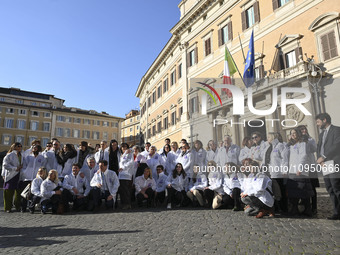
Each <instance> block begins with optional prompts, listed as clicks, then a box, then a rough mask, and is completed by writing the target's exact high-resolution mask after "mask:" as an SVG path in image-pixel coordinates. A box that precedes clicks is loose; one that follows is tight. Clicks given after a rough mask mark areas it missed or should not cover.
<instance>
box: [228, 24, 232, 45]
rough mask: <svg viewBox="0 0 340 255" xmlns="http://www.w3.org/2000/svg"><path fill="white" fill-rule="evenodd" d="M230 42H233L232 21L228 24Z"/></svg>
mask: <svg viewBox="0 0 340 255" xmlns="http://www.w3.org/2000/svg"><path fill="white" fill-rule="evenodd" d="M228 40H229V41H232V40H233V24H232V22H231V21H230V22H229V23H228Z"/></svg>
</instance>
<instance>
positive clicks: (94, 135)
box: [92, 131, 99, 140]
mask: <svg viewBox="0 0 340 255" xmlns="http://www.w3.org/2000/svg"><path fill="white" fill-rule="evenodd" d="M92 136H93V137H92V138H93V139H94V140H99V132H97V131H93V132H92Z"/></svg>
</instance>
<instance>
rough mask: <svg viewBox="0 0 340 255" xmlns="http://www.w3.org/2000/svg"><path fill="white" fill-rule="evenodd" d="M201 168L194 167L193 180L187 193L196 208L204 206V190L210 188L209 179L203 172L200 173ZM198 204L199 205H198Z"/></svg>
mask: <svg viewBox="0 0 340 255" xmlns="http://www.w3.org/2000/svg"><path fill="white" fill-rule="evenodd" d="M200 168H201V167H200V166H198V165H196V166H194V170H193V171H194V173H193V177H192V180H191V182H190V184H189V191H188V192H187V196H188V197H189V198H190V200H191V201H192V203H193V205H194V206H198V204H199V205H200V206H202V207H203V206H204V205H205V201H204V197H203V196H204V195H203V190H204V188H205V187H207V186H208V179H207V177H206V176H205V174H204V173H203V172H201V171H200ZM197 203H198V204H197Z"/></svg>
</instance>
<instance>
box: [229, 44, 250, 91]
mask: <svg viewBox="0 0 340 255" xmlns="http://www.w3.org/2000/svg"><path fill="white" fill-rule="evenodd" d="M225 48H226V50H227V51H228V53H229V56H230V57H231V60H232V61H233V62H234V65H235V66H236V69H237V72H238V74H239V75H240V77H241V80H242V82H243V84H244V86H245V87H247V86H246V83H245V82H244V80H243V77H242V75H241V73H240V70H238V67H237V65H236V63H235V61H234V58H233V56H232V55H231V53H230V51H229V49H228V47H227V45H225Z"/></svg>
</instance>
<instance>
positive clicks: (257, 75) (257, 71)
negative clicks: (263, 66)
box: [223, 67, 260, 91]
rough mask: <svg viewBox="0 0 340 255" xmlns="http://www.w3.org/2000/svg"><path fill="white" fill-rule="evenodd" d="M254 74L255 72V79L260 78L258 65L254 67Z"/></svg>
mask: <svg viewBox="0 0 340 255" xmlns="http://www.w3.org/2000/svg"><path fill="white" fill-rule="evenodd" d="M254 74H255V81H258V80H260V68H259V67H255V68H254ZM223 91H224V90H223Z"/></svg>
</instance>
